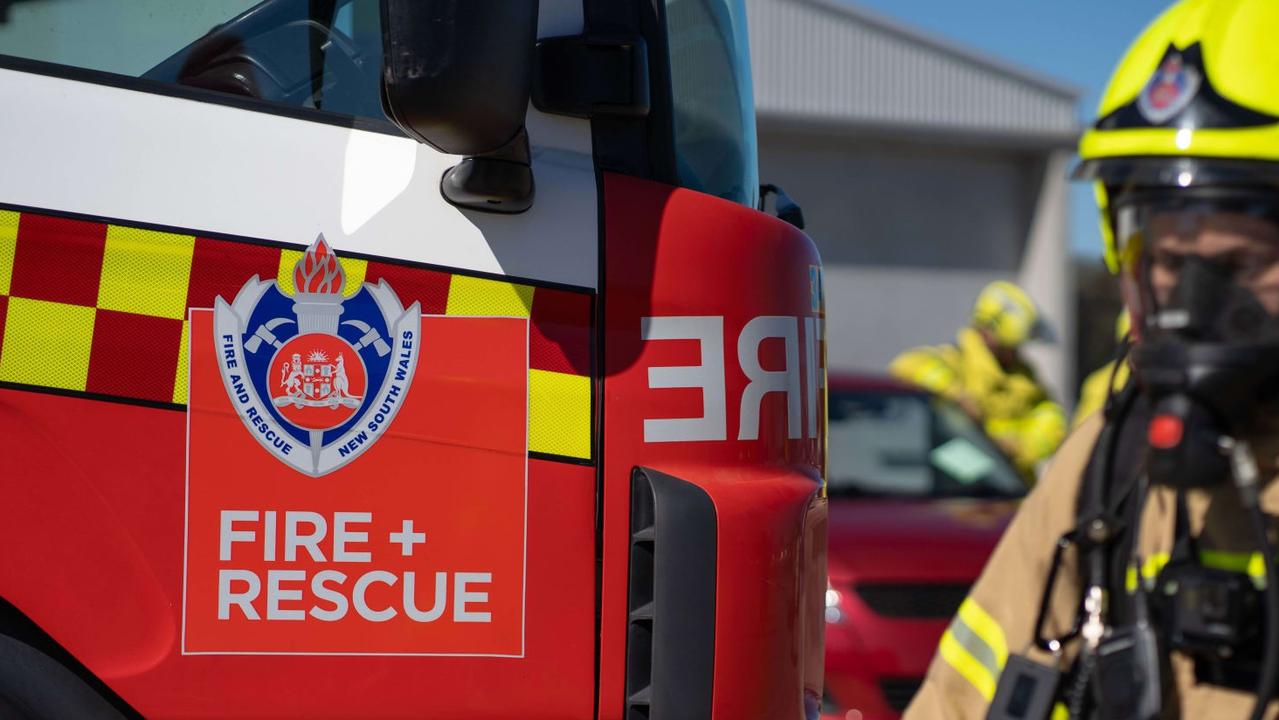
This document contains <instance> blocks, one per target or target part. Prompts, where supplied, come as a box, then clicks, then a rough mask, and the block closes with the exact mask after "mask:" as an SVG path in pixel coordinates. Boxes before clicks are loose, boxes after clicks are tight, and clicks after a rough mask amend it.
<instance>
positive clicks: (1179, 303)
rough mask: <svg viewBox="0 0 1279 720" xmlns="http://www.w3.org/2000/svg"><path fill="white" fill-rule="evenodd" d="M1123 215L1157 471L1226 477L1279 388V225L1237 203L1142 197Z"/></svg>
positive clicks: (1170, 477)
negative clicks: (1277, 278)
mask: <svg viewBox="0 0 1279 720" xmlns="http://www.w3.org/2000/svg"><path fill="white" fill-rule="evenodd" d="M1258 207H1259V208H1265V209H1267V210H1268V208H1269V206H1268V205H1261V206H1258ZM1120 218H1122V219H1121V221H1120V222H1119V223H1117V225H1118V227H1117V229H1118V230H1122V231H1123V232H1124V235H1123V236H1124V237H1125V238H1126V242H1127V243H1128V247H1129V248H1132V247H1134V245H1136V246H1137V247H1138V248H1139V250H1138V251H1137V252H1134V253H1130V264H1129V267H1127V268H1126V276H1125V281H1126V282H1127V283H1128V284H1129V295H1130V296H1134V297H1132V298H1131V302H1132V304H1133V305H1134V306H1135V307H1136V308H1137V309H1138V311H1139V316H1140V317H1141V319H1142V320H1143V322H1142V324H1141V330H1140V334H1141V341H1140V342H1139V343H1138V344H1137V346H1136V348H1135V349H1134V351H1133V365H1134V368H1135V370H1136V372H1137V377H1138V379H1139V382H1140V384H1141V387H1142V389H1143V392H1144V393H1145V394H1146V395H1147V396H1148V397H1149V398H1150V400H1151V404H1152V420H1151V424H1150V427H1149V428H1148V441H1149V445H1150V454H1149V456H1148V464H1147V469H1148V471H1149V474H1150V479H1151V480H1152V481H1153V482H1155V483H1159V484H1163V485H1170V486H1174V487H1206V486H1211V485H1215V484H1218V483H1222V482H1226V481H1228V480H1229V472H1230V464H1229V458H1228V455H1227V453H1226V452H1225V448H1226V447H1227V445H1228V444H1229V439H1230V438H1235V437H1240V436H1242V435H1247V434H1248V433H1249V432H1250V431H1251V430H1253V429H1254V428H1255V425H1256V420H1257V417H1258V413H1259V411H1260V410H1261V408H1262V407H1263V406H1265V405H1266V404H1267V403H1269V402H1270V401H1272V400H1273V399H1274V398H1275V397H1276V389H1279V316H1277V315H1276V314H1273V313H1272V312H1270V311H1269V310H1268V309H1267V307H1266V305H1265V304H1264V303H1263V300H1264V299H1266V298H1267V295H1266V293H1268V292H1270V290H1271V288H1270V287H1269V283H1270V280H1271V278H1272V277H1273V276H1274V275H1275V274H1279V226H1275V225H1273V224H1272V223H1271V222H1270V221H1269V220H1268V216H1266V215H1264V214H1262V213H1256V214H1254V213H1252V212H1249V211H1247V210H1246V209H1245V207H1244V206H1242V205H1240V204H1238V203H1234V204H1229V205H1223V204H1216V203H1204V202H1195V203H1186V202H1184V201H1182V202H1180V203H1178V204H1176V205H1171V206H1170V204H1167V203H1148V204H1134V205H1130V206H1128V207H1127V208H1124V209H1122V210H1121V211H1120ZM1143 246H1144V247H1143Z"/></svg>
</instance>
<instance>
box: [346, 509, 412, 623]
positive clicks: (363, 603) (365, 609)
mask: <svg viewBox="0 0 1279 720" xmlns="http://www.w3.org/2000/svg"><path fill="white" fill-rule="evenodd" d="M333 524H334V527H336V526H337V519H336V517H335V519H334V521H333ZM397 579H398V578H396V577H395V576H394V575H392V574H391V573H389V572H387V571H385V570H374V571H372V572H369V573H365V574H364V575H363V576H362V577H361V578H360V579H359V580H356V581H355V590H354V591H353V592H352V593H351V602H352V604H353V605H355V611H356V612H357V613H359V614H360V617H362V618H364V619H365V620H369V621H371V622H386V621H387V620H390V619H391V618H393V617H395V608H393V607H388V608H384V609H382V610H374V609H373V608H370V607H369V603H368V601H367V600H365V599H364V593H366V592H368V589H369V586H370V585H372V584H373V583H375V582H380V583H385V584H386V585H387V586H388V587H389V586H391V585H394V584H395V581H396V580H397Z"/></svg>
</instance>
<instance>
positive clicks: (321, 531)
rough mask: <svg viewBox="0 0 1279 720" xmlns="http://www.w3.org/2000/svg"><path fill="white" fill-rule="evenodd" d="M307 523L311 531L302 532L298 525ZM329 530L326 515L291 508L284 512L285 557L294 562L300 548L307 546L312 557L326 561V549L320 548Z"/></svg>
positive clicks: (318, 560) (307, 550)
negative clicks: (299, 530)
mask: <svg viewBox="0 0 1279 720" xmlns="http://www.w3.org/2000/svg"><path fill="white" fill-rule="evenodd" d="M302 523H306V524H308V525H310V526H311V532H309V533H306V534H302V533H299V532H298V526H299V525H301V524H302ZM328 530H329V524H328V523H327V522H325V520H324V516H323V515H321V514H319V513H315V512H310V511H307V510H290V511H288V512H286V513H284V559H285V560H287V561H289V562H293V561H294V560H297V559H298V548H305V549H306V552H307V554H308V555H310V556H311V559H312V560H314V561H316V562H324V551H323V550H321V549H320V541H321V540H323V539H324V535H325V534H326V533H327V532H328Z"/></svg>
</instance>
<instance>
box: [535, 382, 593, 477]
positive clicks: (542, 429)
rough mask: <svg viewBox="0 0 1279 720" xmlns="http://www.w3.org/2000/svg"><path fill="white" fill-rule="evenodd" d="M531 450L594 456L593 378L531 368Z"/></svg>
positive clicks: (587, 456) (584, 457)
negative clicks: (592, 432) (592, 454)
mask: <svg viewBox="0 0 1279 720" xmlns="http://www.w3.org/2000/svg"><path fill="white" fill-rule="evenodd" d="M528 449H529V452H542V453H548V454H551V455H566V456H568V457H575V458H583V459H588V458H590V457H591V379H590V378H589V377H587V376H585V375H569V374H567V373H557V372H550V371H548V370H529V371H528Z"/></svg>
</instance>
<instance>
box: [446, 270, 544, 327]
mask: <svg viewBox="0 0 1279 720" xmlns="http://www.w3.org/2000/svg"><path fill="white" fill-rule="evenodd" d="M532 307H533V288H532V287H530V286H528V285H516V284H515V283H509V282H502V281H501V280H485V279H484V278H476V277H468V276H466V275H454V276H453V279H452V280H451V281H450V282H449V303H448V309H446V310H445V313H446V314H448V315H476V316H485V317H528V316H529V311H530V309H531V308H532Z"/></svg>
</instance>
